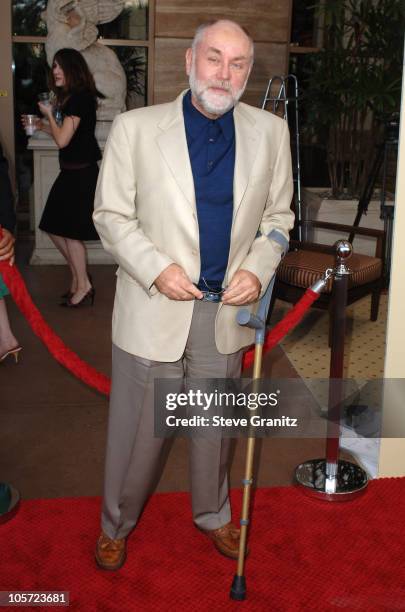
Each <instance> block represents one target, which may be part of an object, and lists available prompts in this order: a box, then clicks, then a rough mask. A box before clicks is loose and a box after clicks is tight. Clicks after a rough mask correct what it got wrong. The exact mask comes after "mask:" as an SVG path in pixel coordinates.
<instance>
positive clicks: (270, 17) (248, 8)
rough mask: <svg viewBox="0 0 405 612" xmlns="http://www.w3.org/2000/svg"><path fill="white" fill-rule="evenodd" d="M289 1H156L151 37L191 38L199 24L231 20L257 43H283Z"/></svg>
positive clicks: (288, 14) (288, 15)
mask: <svg viewBox="0 0 405 612" xmlns="http://www.w3.org/2000/svg"><path fill="white" fill-rule="evenodd" d="M290 11H291V0H251V1H248V2H247V1H246V0H232V2H230V1H229V0H227V1H224V0H222V1H221V0H205V2H201V1H200V0H156V21H155V35H156V36H157V37H167V38H192V37H193V36H194V31H195V29H196V28H197V26H199V25H200V24H201V23H204V22H206V21H210V20H211V19H222V18H227V19H234V20H235V21H237V22H238V23H240V24H241V25H243V26H245V27H246V28H247V29H248V30H249V32H250V34H251V36H252V38H253V39H254V40H257V41H264V42H267V41H277V42H286V41H287V40H289V36H290Z"/></svg>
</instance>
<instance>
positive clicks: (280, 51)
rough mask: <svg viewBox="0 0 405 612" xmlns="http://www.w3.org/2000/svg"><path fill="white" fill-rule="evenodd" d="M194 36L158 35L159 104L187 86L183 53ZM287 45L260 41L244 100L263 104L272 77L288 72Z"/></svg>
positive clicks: (156, 92) (156, 90)
mask: <svg viewBox="0 0 405 612" xmlns="http://www.w3.org/2000/svg"><path fill="white" fill-rule="evenodd" d="M190 43H191V39H189V40H182V39H178V38H177V39H169V38H161V39H159V38H156V40H155V79H154V101H155V103H156V104H160V103H162V102H170V100H173V99H174V98H175V97H176V96H177V95H178V93H179V92H180V91H181V90H182V89H186V88H187V87H188V79H187V77H186V73H185V61H184V55H185V52H186V49H187V47H189V46H190ZM287 57H288V48H287V45H285V44H284V45H281V44H273V43H257V44H256V45H255V63H254V66H253V70H252V74H251V75H250V79H249V83H248V87H247V89H246V92H245V95H244V97H243V101H244V102H247V103H248V104H252V105H253V106H260V104H261V101H262V99H263V96H264V92H265V90H266V86H267V82H268V80H269V78H270V77H271V76H273V75H275V74H285V72H286V69H287Z"/></svg>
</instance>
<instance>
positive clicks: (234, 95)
mask: <svg viewBox="0 0 405 612" xmlns="http://www.w3.org/2000/svg"><path fill="white" fill-rule="evenodd" d="M248 76H249V75H248ZM189 83H190V89H191V93H192V94H193V96H194V97H195V98H196V100H197V101H198V102H199V104H200V105H201V107H202V108H203V109H204V110H205V112H207V113H209V114H210V115H224V114H225V113H227V112H228V111H229V110H231V108H233V107H234V106H235V105H236V104H237V103H238V101H239V100H240V98H241V97H242V95H243V92H244V91H245V87H246V83H247V77H246V81H245V82H244V84H243V87H241V88H240V89H238V90H237V91H235V92H234V91H232V87H231V84H230V83H229V81H215V80H210V81H199V80H198V79H196V76H195V63H194V61H193V63H192V66H191V71H190V76H189ZM210 87H218V88H221V89H223V90H225V91H226V93H222V94H220V93H215V92H214V91H211V90H210V89H209V88H210Z"/></svg>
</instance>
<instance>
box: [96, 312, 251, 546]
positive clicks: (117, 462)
mask: <svg viewBox="0 0 405 612" xmlns="http://www.w3.org/2000/svg"><path fill="white" fill-rule="evenodd" d="M217 309H218V304H216V303H212V302H201V301H196V302H195V305H194V312H193V318H192V322H191V328H190V333H189V337H188V340H187V345H186V348H185V351H184V354H183V357H182V359H179V360H178V361H175V362H170V363H166V362H161V361H151V360H149V359H143V358H142V357H137V356H136V355H131V354H130V353H127V352H125V351H123V350H121V349H119V348H118V347H116V346H114V345H113V353H112V389H111V396H110V413H109V423H108V438H107V454H106V470H105V485H104V503H103V510H102V519H101V526H102V529H103V531H104V533H106V534H107V535H108V536H109V537H110V538H114V539H115V538H124V537H126V536H127V535H128V533H129V532H130V531H131V529H133V528H134V526H135V525H136V523H137V521H138V518H139V516H140V514H141V512H142V509H143V507H144V505H145V502H146V500H147V498H148V496H149V495H150V494H151V492H152V490H153V487H154V485H155V484H156V480H157V478H158V476H159V468H160V467H161V465H160V463H161V461H160V460H161V457H162V452H163V450H164V447H165V442H167V441H166V440H165V439H163V438H157V437H155V436H154V402H153V391H154V379H155V378H176V379H179V384H180V383H181V381H182V380H183V378H184V376H187V377H190V378H237V377H239V376H240V372H241V361H242V353H243V351H238V352H236V353H232V354H231V355H222V354H221V353H219V352H218V351H217V348H216V345H215V316H216V312H217ZM180 387H181V385H180ZM179 390H180V389H179ZM229 450H230V440H229V439H222V438H221V437H220V436H217V437H214V438H213V437H212V436H209V437H192V438H190V480H191V495H192V511H193V518H194V522H195V523H196V524H197V525H198V526H199V527H201V528H202V529H217V528H218V527H222V525H225V524H226V523H227V522H229V521H230V519H231V511H230V504H229V492H228V475H227V469H228V459H229Z"/></svg>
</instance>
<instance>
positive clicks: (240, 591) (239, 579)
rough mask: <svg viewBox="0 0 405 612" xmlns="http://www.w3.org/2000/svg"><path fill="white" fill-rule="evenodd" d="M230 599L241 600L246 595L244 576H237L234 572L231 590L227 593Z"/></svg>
mask: <svg viewBox="0 0 405 612" xmlns="http://www.w3.org/2000/svg"><path fill="white" fill-rule="evenodd" d="M229 596H230V598H231V599H235V600H236V601H243V600H244V599H245V597H246V578H245V576H238V575H237V574H235V576H234V577H233V581H232V586H231V592H230V593H229Z"/></svg>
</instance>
